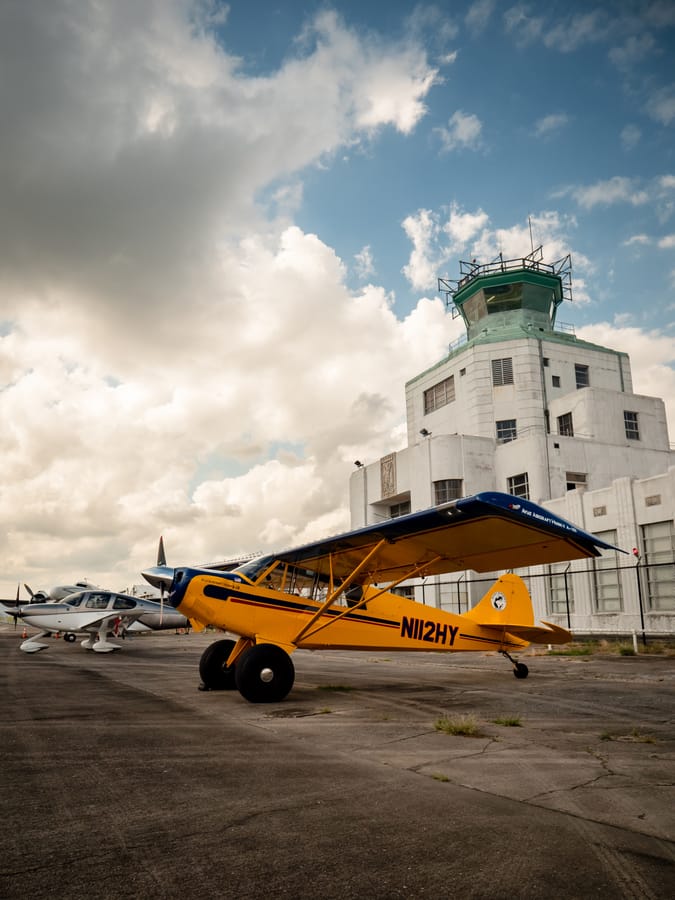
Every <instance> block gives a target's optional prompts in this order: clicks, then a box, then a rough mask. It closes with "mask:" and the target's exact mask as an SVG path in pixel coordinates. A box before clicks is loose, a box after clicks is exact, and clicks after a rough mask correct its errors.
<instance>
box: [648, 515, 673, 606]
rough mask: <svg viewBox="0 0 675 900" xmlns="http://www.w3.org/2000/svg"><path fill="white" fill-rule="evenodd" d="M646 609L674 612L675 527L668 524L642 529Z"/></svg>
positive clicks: (660, 523)
mask: <svg viewBox="0 0 675 900" xmlns="http://www.w3.org/2000/svg"><path fill="white" fill-rule="evenodd" d="M642 546H643V547H644V558H643V562H644V568H645V572H646V580H647V598H648V604H649V609H651V610H653V611H654V612H659V611H663V610H673V609H675V526H674V524H673V522H672V521H667V522H652V524H651V525H643V526H642Z"/></svg>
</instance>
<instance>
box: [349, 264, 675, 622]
mask: <svg viewBox="0 0 675 900" xmlns="http://www.w3.org/2000/svg"><path fill="white" fill-rule="evenodd" d="M460 266H461V276H460V279H459V280H458V281H456V282H449V281H443V280H441V281H440V288H441V290H442V291H445V293H446V295H447V298H448V304H449V305H452V308H453V314H454V315H460V316H462V318H463V320H464V324H465V326H466V340H465V341H462V342H461V343H460V345H459V346H453V347H451V348H450V350H449V353H448V355H447V356H446V357H445V358H444V359H442V360H441V361H440V362H438V363H436V364H435V365H433V366H432V367H431V368H429V369H427V370H426V371H425V372H422V373H421V374H419V375H418V376H416V377H415V378H413V379H412V380H411V381H410V382H409V383H408V384H407V385H406V415H407V435H408V446H407V447H406V448H405V449H403V450H399V451H397V452H393V453H391V454H388V455H386V456H385V457H383V458H382V459H380V460H377V461H376V462H373V463H369V464H367V465H363V466H360V467H359V468H358V469H357V470H356V471H355V472H354V473H353V475H352V478H351V482H350V506H351V516H352V526H353V527H358V526H360V525H363V524H369V523H372V522H376V521H378V520H379V519H381V518H387V517H390V516H395V515H401V514H404V513H405V512H408V511H416V510H419V509H424V508H427V507H429V506H434V505H436V504H438V503H442V502H444V501H446V500H450V499H454V498H457V497H460V496H467V495H470V494H475V493H477V492H479V491H483V490H499V491H506V492H508V493H511V494H515V495H516V496H522V497H527V498H529V499H531V500H534V501H535V502H537V503H541V504H542V505H543V506H546V507H548V508H549V509H551V510H552V511H554V512H555V513H557V514H558V515H561V516H563V517H565V518H567V519H570V520H571V521H573V522H574V523H576V524H578V525H580V526H582V527H583V528H584V529H586V530H587V531H591V532H593V533H595V534H598V535H600V536H602V537H603V538H604V539H605V540H607V541H609V542H610V543H615V544H616V545H617V546H619V547H622V548H625V549H626V550H628V551H629V554H630V555H628V556H617V557H616V558H613V557H612V556H611V555H610V557H608V558H603V560H601V561H598V562H595V563H593V562H584V563H575V564H574V565H573V566H571V567H570V568H569V569H568V568H567V567H566V566H556V567H546V568H543V567H539V568H537V569H532V570H530V571H529V572H528V573H522V572H521V573H520V574H527V575H528V578H529V581H530V585H529V586H530V590H531V593H532V595H533V599H534V601H535V611H536V613H537V615H538V616H539V617H540V618H544V619H548V620H549V621H554V622H557V623H558V624H563V625H567V624H569V625H570V626H571V627H572V628H573V629H576V630H577V631H588V632H591V631H593V632H608V633H609V632H624V633H625V632H630V631H633V630H636V631H641V630H646V631H656V632H663V631H673V630H675V567H674V566H673V548H674V546H675V536H674V535H675V531H674V526H673V517H674V510H675V453H673V451H672V450H671V448H670V445H669V438H668V429H667V422H666V413H665V406H664V403H663V401H662V400H661V399H659V398H656V397H647V396H642V395H638V394H635V393H634V392H633V385H632V379H631V369H630V359H629V357H628V355H627V354H626V353H622V352H618V351H616V350H612V349H610V348H607V347H601V346H598V345H595V344H591V343H588V342H585V341H581V340H578V339H577V338H576V337H575V335H574V334H573V333H572V331H571V330H570V329H569V328H565V327H564V326H560V325H558V324H557V322H556V317H557V312H558V308H559V306H560V305H561V304H562V303H563V302H564V301H565V300H571V278H570V260H569V257H568V258H566V259H565V260H561V261H559V262H557V263H553V264H547V263H544V262H542V260H541V253H540V251H538V252H535V253H533V254H531V255H530V256H528V257H525V258H523V259H517V260H502V259H501V258H500V259H498V260H497V261H496V262H493V263H489V264H487V265H480V264H478V263H476V262H473V263H461V264H460ZM633 548H635V549H636V552H637V554H639V556H638V555H635V554H633V552H632V551H633ZM669 563H670V564H669ZM636 566H637V567H638V568H637V569H636ZM485 587H486V585H485V581H484V578H480V579H479V577H478V576H477V575H476V574H475V573H463V574H462V575H461V576H460V577H457V576H453V577H452V579H450V578H449V577H448V578H446V579H441V580H440V582H439V581H436V582H435V583H434V585H424V587H423V588H422V587H421V586H420V585H419V584H418V586H417V587H416V588H415V591H416V594H417V597H418V599H420V593H422V598H423V599H424V601H425V602H430V603H434V604H435V605H441V606H443V607H446V608H449V609H453V610H457V609H465V608H466V606H467V604H468V605H469V606H470V605H473V603H475V602H477V600H478V599H479V598H480V596H481V595H482V591H483V590H484V589H485Z"/></svg>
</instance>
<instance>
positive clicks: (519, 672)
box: [513, 662, 530, 678]
mask: <svg viewBox="0 0 675 900" xmlns="http://www.w3.org/2000/svg"><path fill="white" fill-rule="evenodd" d="M513 674H514V675H515V676H516V678H527V676H528V675H529V674H530V670H529V669H528V668H527V666H526V665H525V663H521V662H519V663H516V664H515V666H514V667H513Z"/></svg>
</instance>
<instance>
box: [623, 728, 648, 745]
mask: <svg viewBox="0 0 675 900" xmlns="http://www.w3.org/2000/svg"><path fill="white" fill-rule="evenodd" d="M623 740H624V741H633V742H634V743H636V744H655V743H656V738H655V737H654V735H653V734H646V733H645V732H644V731H640V729H639V728H633V729H631V731H630V733H629V734H627V735H625V737H624V738H623Z"/></svg>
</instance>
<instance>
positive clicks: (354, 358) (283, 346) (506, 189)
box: [0, 0, 675, 597]
mask: <svg viewBox="0 0 675 900" xmlns="http://www.w3.org/2000/svg"><path fill="white" fill-rule="evenodd" d="M674 51H675V4H673V3H672V2H666V0H626V2H622V0H616V2H612V3H607V2H600V3H592V2H588V3H586V2H575V0H565V2H564V3H563V2H555V0H553V2H551V3H548V4H535V3H529V2H513V0H505V2H501V0H477V2H474V3H471V2H465V3H462V2H438V3H435V4H425V3H421V4H419V5H415V4H413V3H399V2H396V0H391V2H388V3H387V4H382V3H381V2H379V0H359V2H348V0H343V2H336V3H333V4H331V3H323V2H321V3H314V2H312V0H307V2H303V3H281V2H262V0H233V2H231V3H230V4H227V5H226V4H224V3H220V2H216V0H31V2H28V3H27V2H24V0H0V113H1V115H2V129H1V130H0V208H1V209H2V216H0V423H1V427H0V452H1V458H2V463H3V465H2V477H1V480H0V546H1V548H2V552H1V554H0V561H1V564H2V567H1V570H0V596H4V597H12V596H14V594H15V592H16V589H17V585H18V584H24V583H28V584H29V585H30V586H31V587H32V588H33V589H34V590H35V589H37V588H41V587H42V588H44V587H49V586H50V585H53V584H57V583H62V582H71V581H72V580H73V579H77V578H89V579H90V580H92V581H94V582H96V583H98V584H100V585H102V586H105V587H109V588H111V589H115V590H118V589H122V588H125V587H128V586H130V585H132V584H135V583H139V582H141V580H142V579H141V577H140V571H141V570H142V569H143V568H144V567H146V566H148V565H152V564H153V562H154V559H155V554H156V547H157V541H158V539H159V535H160V534H162V535H163V536H164V541H165V545H166V550H167V556H168V561H169V563H170V564H171V563H174V564H176V565H178V564H181V563H183V564H186V563H196V564H198V563H207V562H209V561H212V560H216V559H223V558H231V557H235V556H237V555H240V554H244V553H254V552H258V551H268V550H271V549H275V548H280V547H289V546H293V545H294V544H297V543H302V542H305V541H309V540H313V539H318V538H320V537H323V536H326V535H329V534H333V533H336V532H339V531H343V530H347V529H348V528H349V527H350V521H349V508H348V483H349V476H350V474H351V472H352V471H353V469H354V465H353V463H354V460H356V459H360V460H363V461H364V462H371V461H373V460H376V459H378V458H379V457H380V456H382V455H384V454H386V453H388V452H391V451H392V450H396V449H400V448H401V447H403V446H404V445H405V394H404V386H405V382H406V381H407V380H408V379H410V378H411V377H412V376H414V375H416V374H417V373H419V372H421V371H423V370H424V369H426V368H428V367H430V366H431V365H433V364H434V363H435V362H437V361H438V360H439V359H441V358H442V357H443V356H444V355H445V353H446V352H447V347H448V344H449V343H450V342H452V341H454V340H455V339H456V338H458V337H460V336H461V334H462V333H463V328H462V326H461V320H459V319H453V318H452V316H451V311H450V310H448V309H447V308H446V305H445V302H444V299H443V298H442V297H441V296H440V295H439V294H438V291H437V278H438V277H439V276H440V277H443V278H449V279H453V278H456V277H458V275H459V261H460V260H469V259H473V258H477V259H479V261H481V262H490V261H491V260H492V259H494V258H495V257H496V255H497V254H498V253H500V252H501V253H503V254H504V256H505V257H506V258H511V257H520V256H522V255H524V254H527V253H529V252H530V250H531V248H532V246H538V245H541V246H542V248H543V254H544V260H545V261H548V262H553V261H556V260H558V259H562V258H564V257H565V256H566V255H567V254H571V257H572V266H573V284H572V290H573V300H572V302H568V303H565V304H563V306H562V307H561V308H560V310H559V312H558V321H559V322H560V323H564V324H566V325H570V326H573V327H574V329H575V331H576V334H577V336H578V337H580V338H583V339H586V340H590V341H593V342H595V343H598V344H601V345H603V346H607V347H611V348H614V349H617V350H624V351H626V352H628V353H629V354H630V356H631V361H632V368H633V384H634V389H635V391H636V392H637V393H641V394H647V395H650V396H658V397H662V398H663V399H664V400H665V402H666V404H667V413H668V418H669V428H670V435H671V440H673V441H675V338H674V335H675V68H674V67H673V52H674ZM23 591H24V589H23V588H22V596H25V594H24V593H23Z"/></svg>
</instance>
